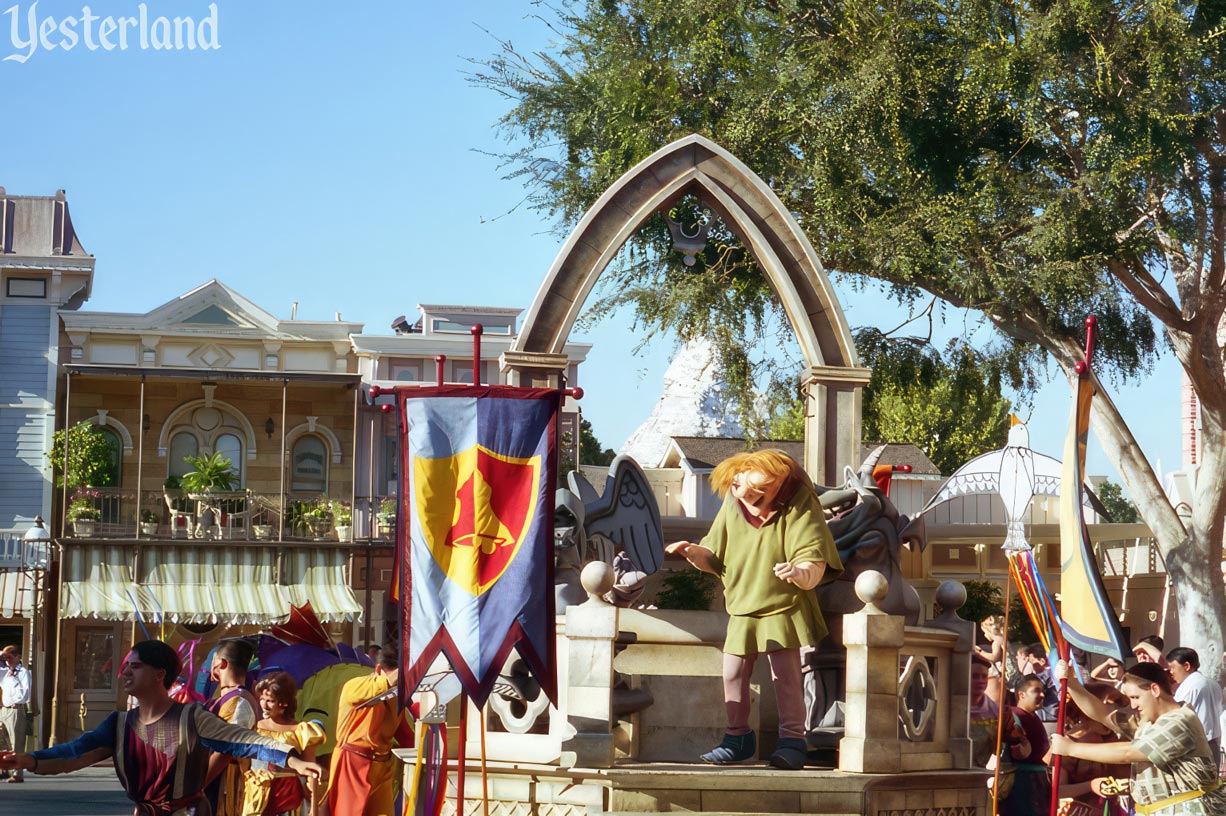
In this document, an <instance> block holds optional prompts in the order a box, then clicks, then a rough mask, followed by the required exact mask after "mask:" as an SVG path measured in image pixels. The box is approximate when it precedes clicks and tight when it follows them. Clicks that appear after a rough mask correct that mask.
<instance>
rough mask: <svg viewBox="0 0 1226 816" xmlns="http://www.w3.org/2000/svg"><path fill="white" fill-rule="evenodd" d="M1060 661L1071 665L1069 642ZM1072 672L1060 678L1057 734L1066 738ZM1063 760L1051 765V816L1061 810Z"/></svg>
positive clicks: (1061, 651) (1071, 668) (1058, 757)
mask: <svg viewBox="0 0 1226 816" xmlns="http://www.w3.org/2000/svg"><path fill="white" fill-rule="evenodd" d="M1060 659H1061V660H1063V661H1064V662H1065V663H1066V664H1069V663H1070V661H1069V646H1068V641H1067V640H1062V641H1061V642H1060ZM1072 670H1073V667H1072V665H1069V666H1068V671H1066V672H1065V673H1064V677H1062V678H1060V709H1059V713H1058V714H1057V715H1056V733H1057V734H1058V735H1060V736H1064V708H1065V706H1066V705H1068V672H1069V671H1072ZM1062 758H1063V757H1061V756H1060V755H1059V754H1056V757H1055V759H1054V760H1053V761H1052V763H1051V812H1050V814H1049V816H1056V811H1057V810H1059V808H1060V760H1061V759H1062Z"/></svg>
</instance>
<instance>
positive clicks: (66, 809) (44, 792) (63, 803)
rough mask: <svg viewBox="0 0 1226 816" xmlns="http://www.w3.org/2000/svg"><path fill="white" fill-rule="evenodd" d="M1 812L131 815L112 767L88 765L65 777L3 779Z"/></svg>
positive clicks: (43, 815) (55, 815)
mask: <svg viewBox="0 0 1226 816" xmlns="http://www.w3.org/2000/svg"><path fill="white" fill-rule="evenodd" d="M0 812H2V813H6V814H13V815H14V816H16V814H31V816H33V814H38V816H131V813H132V803H131V802H129V801H128V797H126V796H124V795H123V791H122V790H120V788H119V783H118V782H117V781H116V780H115V771H114V770H112V769H111V768H109V767H108V768H86V769H85V770H83V771H77V772H76V773H74V774H66V775H64V776H35V775H34V774H26V781H25V782H24V783H22V784H20V785H9V784H6V783H4V782H0Z"/></svg>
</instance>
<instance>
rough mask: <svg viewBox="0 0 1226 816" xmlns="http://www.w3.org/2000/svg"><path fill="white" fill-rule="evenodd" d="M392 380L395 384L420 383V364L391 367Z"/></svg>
mask: <svg viewBox="0 0 1226 816" xmlns="http://www.w3.org/2000/svg"><path fill="white" fill-rule="evenodd" d="M392 379H393V380H395V381H396V382H421V381H422V380H421V363H411V364H405V365H394V366H392Z"/></svg>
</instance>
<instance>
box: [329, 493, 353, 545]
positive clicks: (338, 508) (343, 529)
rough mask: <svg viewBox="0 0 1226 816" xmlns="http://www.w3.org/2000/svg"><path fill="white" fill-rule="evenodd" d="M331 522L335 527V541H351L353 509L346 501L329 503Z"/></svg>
mask: <svg viewBox="0 0 1226 816" xmlns="http://www.w3.org/2000/svg"><path fill="white" fill-rule="evenodd" d="M331 510H332V524H333V525H334V526H335V528H336V540H337V541H353V510H352V508H350V507H349V504H348V503H346V502H340V501H334V502H332V503H331Z"/></svg>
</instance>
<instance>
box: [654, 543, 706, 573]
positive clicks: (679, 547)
mask: <svg viewBox="0 0 1226 816" xmlns="http://www.w3.org/2000/svg"><path fill="white" fill-rule="evenodd" d="M664 551H665V552H667V553H668V554H669V555H680V556H681V557H683V558H684V559H685V560H686V561H689V562H690V563H691V564H693V565H694V566H695V567H696V568H697V569H700V570H702V571H703V572H709V573H711V574H712V575H715V576H718V575H719V574H720V563H719V559H718V558H716V557H715V553H713V552H711V551H710V550H708V549H707V548H706V547H703V546H701V545H699V544H694V543H692V542H689V541H677V542H675V543H673V544H669V545H668V546H667V547H665V548H664Z"/></svg>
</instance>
